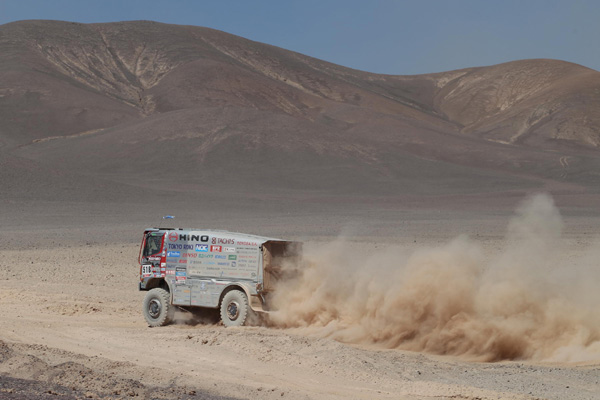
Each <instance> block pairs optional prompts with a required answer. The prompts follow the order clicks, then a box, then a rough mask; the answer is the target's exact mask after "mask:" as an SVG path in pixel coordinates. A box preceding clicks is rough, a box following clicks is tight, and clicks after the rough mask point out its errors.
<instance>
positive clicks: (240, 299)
mask: <svg viewBox="0 0 600 400" xmlns="http://www.w3.org/2000/svg"><path fill="white" fill-rule="evenodd" d="M248 309H249V307H248V297H246V293H244V292H242V291H240V290H231V291H229V292H227V294H225V297H223V301H221V321H223V325H225V326H242V325H244V324H245V323H246V318H247V317H248Z"/></svg>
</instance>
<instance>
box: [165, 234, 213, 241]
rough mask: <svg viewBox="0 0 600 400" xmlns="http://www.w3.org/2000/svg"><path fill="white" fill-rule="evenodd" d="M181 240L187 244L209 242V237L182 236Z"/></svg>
mask: <svg viewBox="0 0 600 400" xmlns="http://www.w3.org/2000/svg"><path fill="white" fill-rule="evenodd" d="M169 238H170V235H169ZM179 240H183V241H186V242H208V236H206V235H202V236H200V235H188V234H180V235H179Z"/></svg>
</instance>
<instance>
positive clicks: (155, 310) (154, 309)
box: [148, 299, 160, 319]
mask: <svg viewBox="0 0 600 400" xmlns="http://www.w3.org/2000/svg"><path fill="white" fill-rule="evenodd" d="M148 314H150V316H151V317H152V318H154V319H156V318H158V316H159V315H160V300H158V299H152V300H150V303H149V304H148Z"/></svg>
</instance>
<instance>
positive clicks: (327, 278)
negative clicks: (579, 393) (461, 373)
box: [271, 194, 600, 362]
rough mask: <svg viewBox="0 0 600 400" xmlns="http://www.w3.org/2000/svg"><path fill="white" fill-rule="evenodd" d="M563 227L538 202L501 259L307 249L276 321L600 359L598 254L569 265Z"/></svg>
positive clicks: (493, 357) (461, 350)
mask: <svg viewBox="0 0 600 400" xmlns="http://www.w3.org/2000/svg"><path fill="white" fill-rule="evenodd" d="M562 227H563V222H562V219H561V216H560V214H559V212H558V210H557V208H556V207H555V206H554V203H553V200H552V198H551V197H549V196H548V195H543V194H540V195H535V196H533V197H531V198H528V199H526V200H525V201H524V202H523V203H522V205H521V206H520V207H519V208H518V210H517V212H516V215H515V216H514V217H513V218H512V220H511V221H510V223H509V225H508V231H507V235H506V238H505V242H504V243H505V248H504V249H503V250H501V251H500V252H499V254H498V255H494V256H490V255H486V254H485V252H484V251H483V249H482V248H481V246H480V245H478V244H477V243H475V242H474V241H472V240H470V239H469V238H468V237H466V236H460V237H457V238H456V239H454V240H452V241H451V242H449V243H447V244H446V245H444V246H440V247H435V248H423V249H416V250H415V249H407V248H402V247H394V246H391V247H387V248H381V249H379V248H378V249H376V251H371V252H368V253H369V254H367V252H365V251H361V249H357V248H356V247H357V246H358V245H357V244H356V243H350V242H347V241H344V240H341V239H340V240H337V241H335V242H334V243H327V244H322V245H318V246H316V245H313V246H307V247H306V248H305V254H304V256H305V257H304V258H305V262H306V265H304V266H303V272H302V274H300V275H299V276H298V277H297V278H296V279H294V280H291V281H287V282H283V283H281V284H280V285H281V286H280V287H278V289H277V293H276V294H275V296H274V298H273V304H274V305H275V306H276V308H277V309H278V310H279V311H277V312H275V313H274V314H273V315H272V318H271V324H273V325H274V326H276V327H280V328H295V329H298V330H300V331H302V333H308V334H313V335H319V336H322V337H329V338H333V339H335V340H338V341H341V342H346V343H355V344H366V345H375V346H378V347H382V348H394V349H404V350H413V351H423V352H429V353H434V354H444V355H456V356H462V357H465V358H469V359H473V360H480V361H498V360H505V359H511V360H516V359H520V360H525V359H532V360H548V361H561V362H577V361H593V360H600V313H599V311H598V304H599V300H600V290H598V284H599V283H600V268H598V261H597V260H598V259H600V257H599V256H600V252H596V253H595V254H594V253H593V252H588V254H585V255H582V256H581V257H577V258H573V257H567V259H566V261H565V257H564V254H563V253H561V230H562ZM361 246H364V245H361ZM561 260H562V262H561Z"/></svg>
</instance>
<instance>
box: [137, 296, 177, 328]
mask: <svg viewBox="0 0 600 400" xmlns="http://www.w3.org/2000/svg"><path fill="white" fill-rule="evenodd" d="M142 311H143V313H144V318H145V319H146V322H147V323H148V326H150V327H151V328H154V327H157V326H164V325H167V324H169V323H170V322H171V321H173V316H174V314H175V308H174V307H173V306H172V305H171V295H170V293H169V292H167V291H166V290H165V289H161V288H154V289H152V290H150V291H149V292H148V293H147V294H146V297H144V302H143V306H142Z"/></svg>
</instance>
